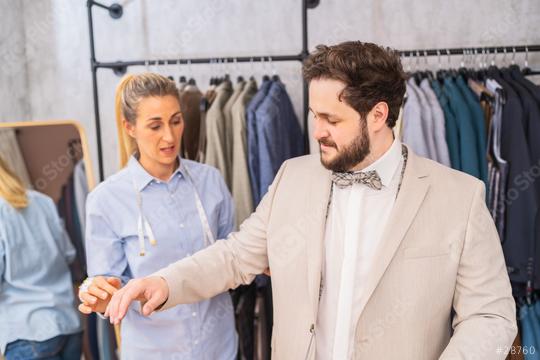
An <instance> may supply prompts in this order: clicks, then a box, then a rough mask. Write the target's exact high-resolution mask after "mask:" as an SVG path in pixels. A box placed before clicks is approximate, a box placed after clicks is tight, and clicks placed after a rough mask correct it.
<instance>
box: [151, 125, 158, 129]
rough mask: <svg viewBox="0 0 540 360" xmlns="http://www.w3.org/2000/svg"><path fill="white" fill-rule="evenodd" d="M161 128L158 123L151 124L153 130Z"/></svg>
mask: <svg viewBox="0 0 540 360" xmlns="http://www.w3.org/2000/svg"><path fill="white" fill-rule="evenodd" d="M159 128H160V126H159V125H156V126H150V129H152V130H158V129H159Z"/></svg>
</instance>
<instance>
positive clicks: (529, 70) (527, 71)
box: [521, 45, 532, 75]
mask: <svg viewBox="0 0 540 360" xmlns="http://www.w3.org/2000/svg"><path fill="white" fill-rule="evenodd" d="M521 71H522V72H523V75H528V74H530V73H531V72H532V71H531V68H530V67H529V47H528V46H527V45H525V64H524V66H523V69H522V70H521Z"/></svg>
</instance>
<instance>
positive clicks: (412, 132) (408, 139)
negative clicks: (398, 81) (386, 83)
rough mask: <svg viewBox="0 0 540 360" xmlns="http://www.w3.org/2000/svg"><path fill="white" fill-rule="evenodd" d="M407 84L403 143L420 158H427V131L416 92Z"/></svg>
mask: <svg viewBox="0 0 540 360" xmlns="http://www.w3.org/2000/svg"><path fill="white" fill-rule="evenodd" d="M409 82H410V80H409V81H408V82H407V83H406V84H405V85H406V87H407V99H406V101H405V104H404V105H403V129H402V137H403V142H404V143H405V144H407V145H409V146H410V147H411V148H412V149H413V150H414V151H415V152H416V153H418V154H419V155H420V156H423V157H429V146H428V143H427V140H426V139H427V129H426V128H425V124H424V121H423V119H422V110H421V104H420V100H419V98H418V94H417V92H416V90H415V89H414V88H413V87H412V86H411V85H410V83H409Z"/></svg>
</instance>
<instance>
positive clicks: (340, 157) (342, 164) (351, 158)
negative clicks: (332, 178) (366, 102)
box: [319, 120, 370, 172]
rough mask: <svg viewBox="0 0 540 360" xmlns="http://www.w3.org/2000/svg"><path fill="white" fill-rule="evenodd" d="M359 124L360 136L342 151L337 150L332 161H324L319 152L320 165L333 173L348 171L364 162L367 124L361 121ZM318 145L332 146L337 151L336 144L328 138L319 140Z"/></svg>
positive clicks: (367, 138)
mask: <svg viewBox="0 0 540 360" xmlns="http://www.w3.org/2000/svg"><path fill="white" fill-rule="evenodd" d="M361 122H362V128H361V129H360V134H359V135H358V136H357V137H356V138H355V139H354V140H353V141H352V142H351V143H350V144H349V145H347V146H346V147H344V148H343V149H342V150H338V154H337V155H336V157H335V158H334V159H332V160H329V161H325V160H324V159H323V154H322V152H321V164H322V165H323V166H324V167H325V168H327V169H328V170H332V171H334V172H345V171H349V169H351V168H353V167H354V166H356V165H357V164H359V163H361V162H362V161H364V159H365V158H366V157H367V156H368V155H369V152H370V150H369V148H370V143H369V135H368V132H367V124H366V123H365V122H364V121H362V120H361ZM319 144H324V145H326V146H332V147H334V148H335V149H336V150H337V147H336V144H335V143H334V142H333V141H332V140H330V139H328V138H323V139H320V140H319Z"/></svg>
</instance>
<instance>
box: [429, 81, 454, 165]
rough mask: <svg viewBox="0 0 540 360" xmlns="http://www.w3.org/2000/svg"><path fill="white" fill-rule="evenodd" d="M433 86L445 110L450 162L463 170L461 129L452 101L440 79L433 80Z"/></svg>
mask: <svg viewBox="0 0 540 360" xmlns="http://www.w3.org/2000/svg"><path fill="white" fill-rule="evenodd" d="M431 87H432V89H433V91H434V92H435V95H437V100H438V101H439V104H441V107H442V109H443V112H444V120H445V123H444V124H445V130H446V144H447V145H448V153H449V156H450V163H451V164H452V168H454V169H456V170H461V158H460V153H459V130H458V125H457V120H456V117H455V115H454V113H453V112H452V109H451V108H450V103H449V101H450V100H448V96H447V94H446V91H444V90H443V89H442V88H441V85H440V84H439V81H438V80H432V81H431Z"/></svg>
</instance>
